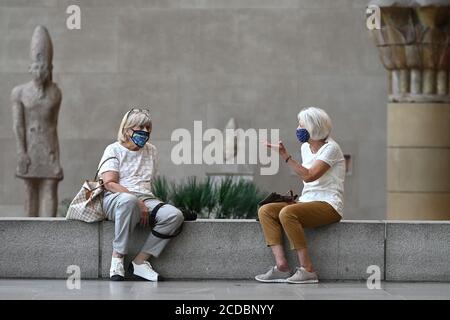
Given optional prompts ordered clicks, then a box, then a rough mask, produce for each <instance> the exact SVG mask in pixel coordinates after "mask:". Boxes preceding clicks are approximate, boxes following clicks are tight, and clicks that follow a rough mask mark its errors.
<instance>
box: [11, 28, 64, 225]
mask: <svg viewBox="0 0 450 320" xmlns="http://www.w3.org/2000/svg"><path fill="white" fill-rule="evenodd" d="M30 58H31V65H30V67H29V72H30V73H31V75H32V80H31V81H30V82H28V83H25V84H22V85H19V86H16V87H15V88H14V89H13V90H12V93H11V100H12V114H13V128H14V133H15V136H16V141H17V157H18V164H17V170H16V176H17V177H18V178H21V179H24V181H25V194H26V197H25V211H26V213H27V214H28V216H30V217H38V216H51V217H55V216H56V213H57V209H58V194H57V190H58V183H59V181H61V180H62V179H63V170H62V168H61V166H60V163H59V144H58V133H57V124H58V114H59V109H60V105H61V99H62V95H61V90H60V89H59V88H58V86H57V85H56V84H55V83H54V82H53V81H52V59H53V45H52V41H51V39H50V35H49V33H48V31H47V29H46V28H45V27H43V26H37V27H36V28H35V30H34V33H33V37H32V38H31V50H30ZM39 212H40V213H41V214H40V215H39Z"/></svg>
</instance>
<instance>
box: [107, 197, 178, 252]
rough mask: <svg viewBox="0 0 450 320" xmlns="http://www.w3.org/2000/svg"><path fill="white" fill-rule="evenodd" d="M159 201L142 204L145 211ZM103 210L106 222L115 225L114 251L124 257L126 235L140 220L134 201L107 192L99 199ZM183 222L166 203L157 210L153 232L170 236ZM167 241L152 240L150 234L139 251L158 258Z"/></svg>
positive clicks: (153, 200) (130, 198)
mask: <svg viewBox="0 0 450 320" xmlns="http://www.w3.org/2000/svg"><path fill="white" fill-rule="evenodd" d="M160 202H161V201H160V200H158V199H149V200H145V201H144V203H145V205H146V206H147V208H148V209H149V212H151V211H152V209H153V208H154V207H155V206H156V205H157V204H158V203H160ZM103 210H104V212H105V213H106V215H107V219H108V220H111V221H114V222H115V236H114V241H113V249H114V251H116V252H117V253H120V254H123V255H125V254H127V252H128V250H127V249H128V241H129V239H130V234H131V233H132V232H133V230H134V228H135V227H136V225H137V224H138V223H139V222H140V220H141V210H140V208H139V204H138V198H137V197H136V196H135V195H132V194H130V193H123V192H116V193H112V192H109V191H107V192H105V197H104V199H103ZM183 221H184V217H183V213H182V212H181V211H180V210H179V209H177V208H176V207H174V206H172V205H170V204H166V205H164V206H162V207H161V208H159V210H158V213H157V214H156V219H155V225H154V227H153V229H154V230H155V231H157V232H159V233H162V234H168V235H172V234H174V233H175V231H176V230H177V229H178V228H179V227H180V226H181V224H182V223H183ZM169 241H170V239H161V238H158V237H155V236H154V235H153V234H152V233H151V231H150V232H149V235H148V238H147V240H146V241H145V244H144V246H143V247H142V249H141V252H146V253H148V254H151V255H152V256H154V257H158V256H159V255H160V253H161V252H162V250H163V249H164V247H165V246H166V245H167V244H168V243H169Z"/></svg>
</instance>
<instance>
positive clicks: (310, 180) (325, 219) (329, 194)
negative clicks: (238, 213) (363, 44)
mask: <svg viewBox="0 0 450 320" xmlns="http://www.w3.org/2000/svg"><path fill="white" fill-rule="evenodd" d="M298 121H299V125H298V128H297V132H296V134H297V139H298V140H299V141H300V143H302V145H301V155H302V163H301V164H300V163H298V162H297V161H295V160H294V159H292V156H291V155H290V154H289V153H288V151H287V150H286V147H285V146H284V145H283V143H282V141H279V143H278V144H269V143H266V146H267V147H269V148H273V149H275V150H277V151H278V152H279V154H280V156H281V158H283V159H284V160H285V162H286V163H287V164H288V165H289V166H290V167H291V168H292V169H293V170H294V172H295V173H296V174H297V175H298V176H299V177H300V179H302V181H303V191H302V194H301V196H300V197H299V198H298V200H297V201H296V202H294V203H287V202H275V203H268V204H265V205H263V206H261V207H260V209H259V211H258V216H259V221H260V223H261V226H262V230H263V233H264V237H265V240H266V244H267V246H270V247H271V249H272V253H273V255H274V257H275V260H276V266H274V267H272V268H270V270H269V271H268V272H267V273H265V274H261V275H257V276H256V277H255V279H256V280H258V281H261V282H288V283H316V282H318V281H319V280H318V276H317V273H316V272H315V270H314V268H313V265H312V262H311V259H310V257H309V255H308V250H307V246H306V238H305V233H304V230H303V228H315V227H319V226H323V225H327V224H330V223H334V222H339V221H340V220H341V219H342V215H343V205H344V178H345V160H344V155H343V154H342V150H341V148H340V147H339V145H338V144H337V143H336V141H334V140H333V139H331V138H330V132H331V128H332V125H331V119H330V117H329V116H328V115H327V113H326V112H325V111H324V110H322V109H319V108H315V107H309V108H305V109H303V110H301V111H300V113H299V114H298ZM282 230H284V231H285V233H286V235H287V237H288V239H289V242H290V245H291V249H293V250H296V251H297V256H298V260H299V265H300V267H297V268H296V270H292V269H290V267H289V265H288V262H287V260H286V257H285V255H284V250H283V244H282Z"/></svg>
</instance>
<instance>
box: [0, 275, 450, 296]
mask: <svg viewBox="0 0 450 320" xmlns="http://www.w3.org/2000/svg"><path fill="white" fill-rule="evenodd" d="M0 299H2V300H7V299H18V300H23V299H26V300H28V299H37V300H41V299H63V300H64V299H70V300H73V299H89V300H90V299H93V300H103V299H145V300H147V299H148V300H157V299H163V300H214V299H217V300H228V299H232V300H241V299H243V300H266V299H275V300H276V299H281V300H292V299H299V300H303V299H345V300H347V299H364V300H366V299H382V300H386V299H389V300H392V299H394V300H403V299H407V300H408V299H432V300H438V299H445V300H450V283H443V282H434V283H432V282H382V284H381V289H372V290H370V289H368V288H367V287H366V283H365V282H358V281H339V282H320V283H318V284H303V285H292V284H262V283H258V282H255V281H162V282H158V283H152V282H145V281H124V282H111V281H109V280H82V281H81V288H80V289H73V290H69V289H67V287H66V281H65V280H25V279H23V280H21V279H0Z"/></svg>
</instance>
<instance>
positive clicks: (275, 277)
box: [255, 267, 292, 282]
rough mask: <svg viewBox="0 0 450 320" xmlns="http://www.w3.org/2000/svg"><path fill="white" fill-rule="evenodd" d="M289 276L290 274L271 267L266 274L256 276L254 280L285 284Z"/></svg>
mask: <svg viewBox="0 0 450 320" xmlns="http://www.w3.org/2000/svg"><path fill="white" fill-rule="evenodd" d="M291 275H292V272H282V271H279V270H278V269H277V267H272V268H270V270H269V271H267V272H266V273H264V274H259V275H257V276H256V277H255V280H257V281H260V282H286V279H287V278H289V277H290V276H291Z"/></svg>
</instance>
